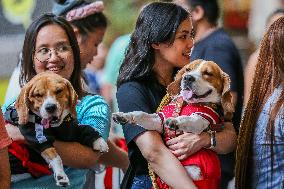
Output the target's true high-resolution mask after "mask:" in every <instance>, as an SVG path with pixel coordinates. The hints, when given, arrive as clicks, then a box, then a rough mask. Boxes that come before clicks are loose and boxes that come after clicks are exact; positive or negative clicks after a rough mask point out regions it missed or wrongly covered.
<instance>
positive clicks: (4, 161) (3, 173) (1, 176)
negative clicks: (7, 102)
mask: <svg viewBox="0 0 284 189" xmlns="http://www.w3.org/2000/svg"><path fill="white" fill-rule="evenodd" d="M0 110H1V108H0ZM11 142H12V141H11V139H10V138H9V137H8V134H7V131H6V129H5V123H4V118H3V115H2V112H1V111H0V186H1V188H3V189H7V188H10V182H11V172H10V164H9V157H8V146H9V144H11Z"/></svg>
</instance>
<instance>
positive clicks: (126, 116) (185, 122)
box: [112, 59, 234, 179]
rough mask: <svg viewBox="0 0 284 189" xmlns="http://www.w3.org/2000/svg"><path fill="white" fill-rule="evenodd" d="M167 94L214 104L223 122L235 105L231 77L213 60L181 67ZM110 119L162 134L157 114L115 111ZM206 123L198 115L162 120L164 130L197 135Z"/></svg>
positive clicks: (191, 100)
mask: <svg viewBox="0 0 284 189" xmlns="http://www.w3.org/2000/svg"><path fill="white" fill-rule="evenodd" d="M167 92H168V94H169V95H170V96H171V98H172V99H175V98H178V97H180V96H182V97H183V100H184V101H186V103H188V104H191V103H214V104H217V105H221V107H222V109H223V113H224V119H225V120H230V119H231V118H232V115H233V112H234V104H233V99H232V98H233V97H232V94H231V91H230V78H229V76H228V75H227V74H226V73H225V72H223V71H222V70H221V68H220V67H219V66H218V65H217V64H216V63H214V62H213V61H205V60H201V59H199V60H195V61H193V62H191V63H189V64H187V65H186V66H184V67H183V68H182V69H181V70H180V71H179V72H178V73H177V75H176V77H175V80H174V81H173V82H172V83H171V84H170V85H169V86H168V87H167ZM112 116H113V119H114V121H116V122H119V123H122V124H125V123H131V124H137V125H139V126H141V127H143V128H145V129H147V130H155V131H158V132H159V133H162V131H163V125H162V120H161V118H160V116H159V115H158V114H156V113H154V114H148V113H145V112H142V111H134V112H128V113H123V112H117V113H113V114H112ZM209 124H210V123H209V121H207V120H206V119H204V118H203V117H201V116H200V115H198V114H192V115H190V116H184V115H183V116H178V117H170V118H168V119H166V120H165V121H164V126H165V127H168V128H172V127H175V128H176V129H177V130H179V131H182V132H191V133H196V134H199V133H201V132H202V131H204V130H205V129H206V128H207V127H208V126H209ZM193 169H194V168H193ZM196 175H198V174H196V173H191V177H193V178H194V177H196ZM196 179H198V178H196Z"/></svg>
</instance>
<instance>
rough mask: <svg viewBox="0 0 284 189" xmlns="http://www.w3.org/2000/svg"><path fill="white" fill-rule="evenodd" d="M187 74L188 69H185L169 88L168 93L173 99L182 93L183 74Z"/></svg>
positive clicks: (177, 75) (178, 74)
mask: <svg viewBox="0 0 284 189" xmlns="http://www.w3.org/2000/svg"><path fill="white" fill-rule="evenodd" d="M185 72H186V67H183V68H182V69H181V70H180V71H179V72H178V73H177V74H176V76H175V80H174V81H173V82H171V83H170V84H169V85H168V87H167V92H168V94H169V95H170V96H171V97H174V96H176V95H178V94H179V93H180V90H181V88H180V84H181V80H182V76H183V74H184V73H185Z"/></svg>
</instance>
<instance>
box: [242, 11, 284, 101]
mask: <svg viewBox="0 0 284 189" xmlns="http://www.w3.org/2000/svg"><path fill="white" fill-rule="evenodd" d="M282 16H284V8H281V9H276V10H275V11H274V12H272V13H271V14H270V15H269V17H268V18H267V21H266V28H267V29H268V28H269V26H270V25H271V24H272V23H273V22H274V21H276V20H277V19H278V18H280V17H282ZM258 56H259V48H258V49H256V50H255V51H254V52H253V53H252V54H251V55H250V57H249V59H248V62H247V64H246V68H245V73H244V76H245V88H244V105H246V104H247V101H248V99H249V94H250V88H251V85H252V81H253V77H254V75H255V66H256V64H257V59H258Z"/></svg>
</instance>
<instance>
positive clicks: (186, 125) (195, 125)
mask: <svg viewBox="0 0 284 189" xmlns="http://www.w3.org/2000/svg"><path fill="white" fill-rule="evenodd" d="M209 124H210V123H209V121H208V120H206V119H205V118H203V117H202V116H200V115H198V114H195V113H193V114H191V115H190V116H178V117H176V118H168V119H167V120H166V121H165V125H166V126H167V127H169V128H176V129H178V130H181V131H183V132H190V133H195V134H200V133H201V132H202V131H204V129H206V128H207V127H208V126H209Z"/></svg>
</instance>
